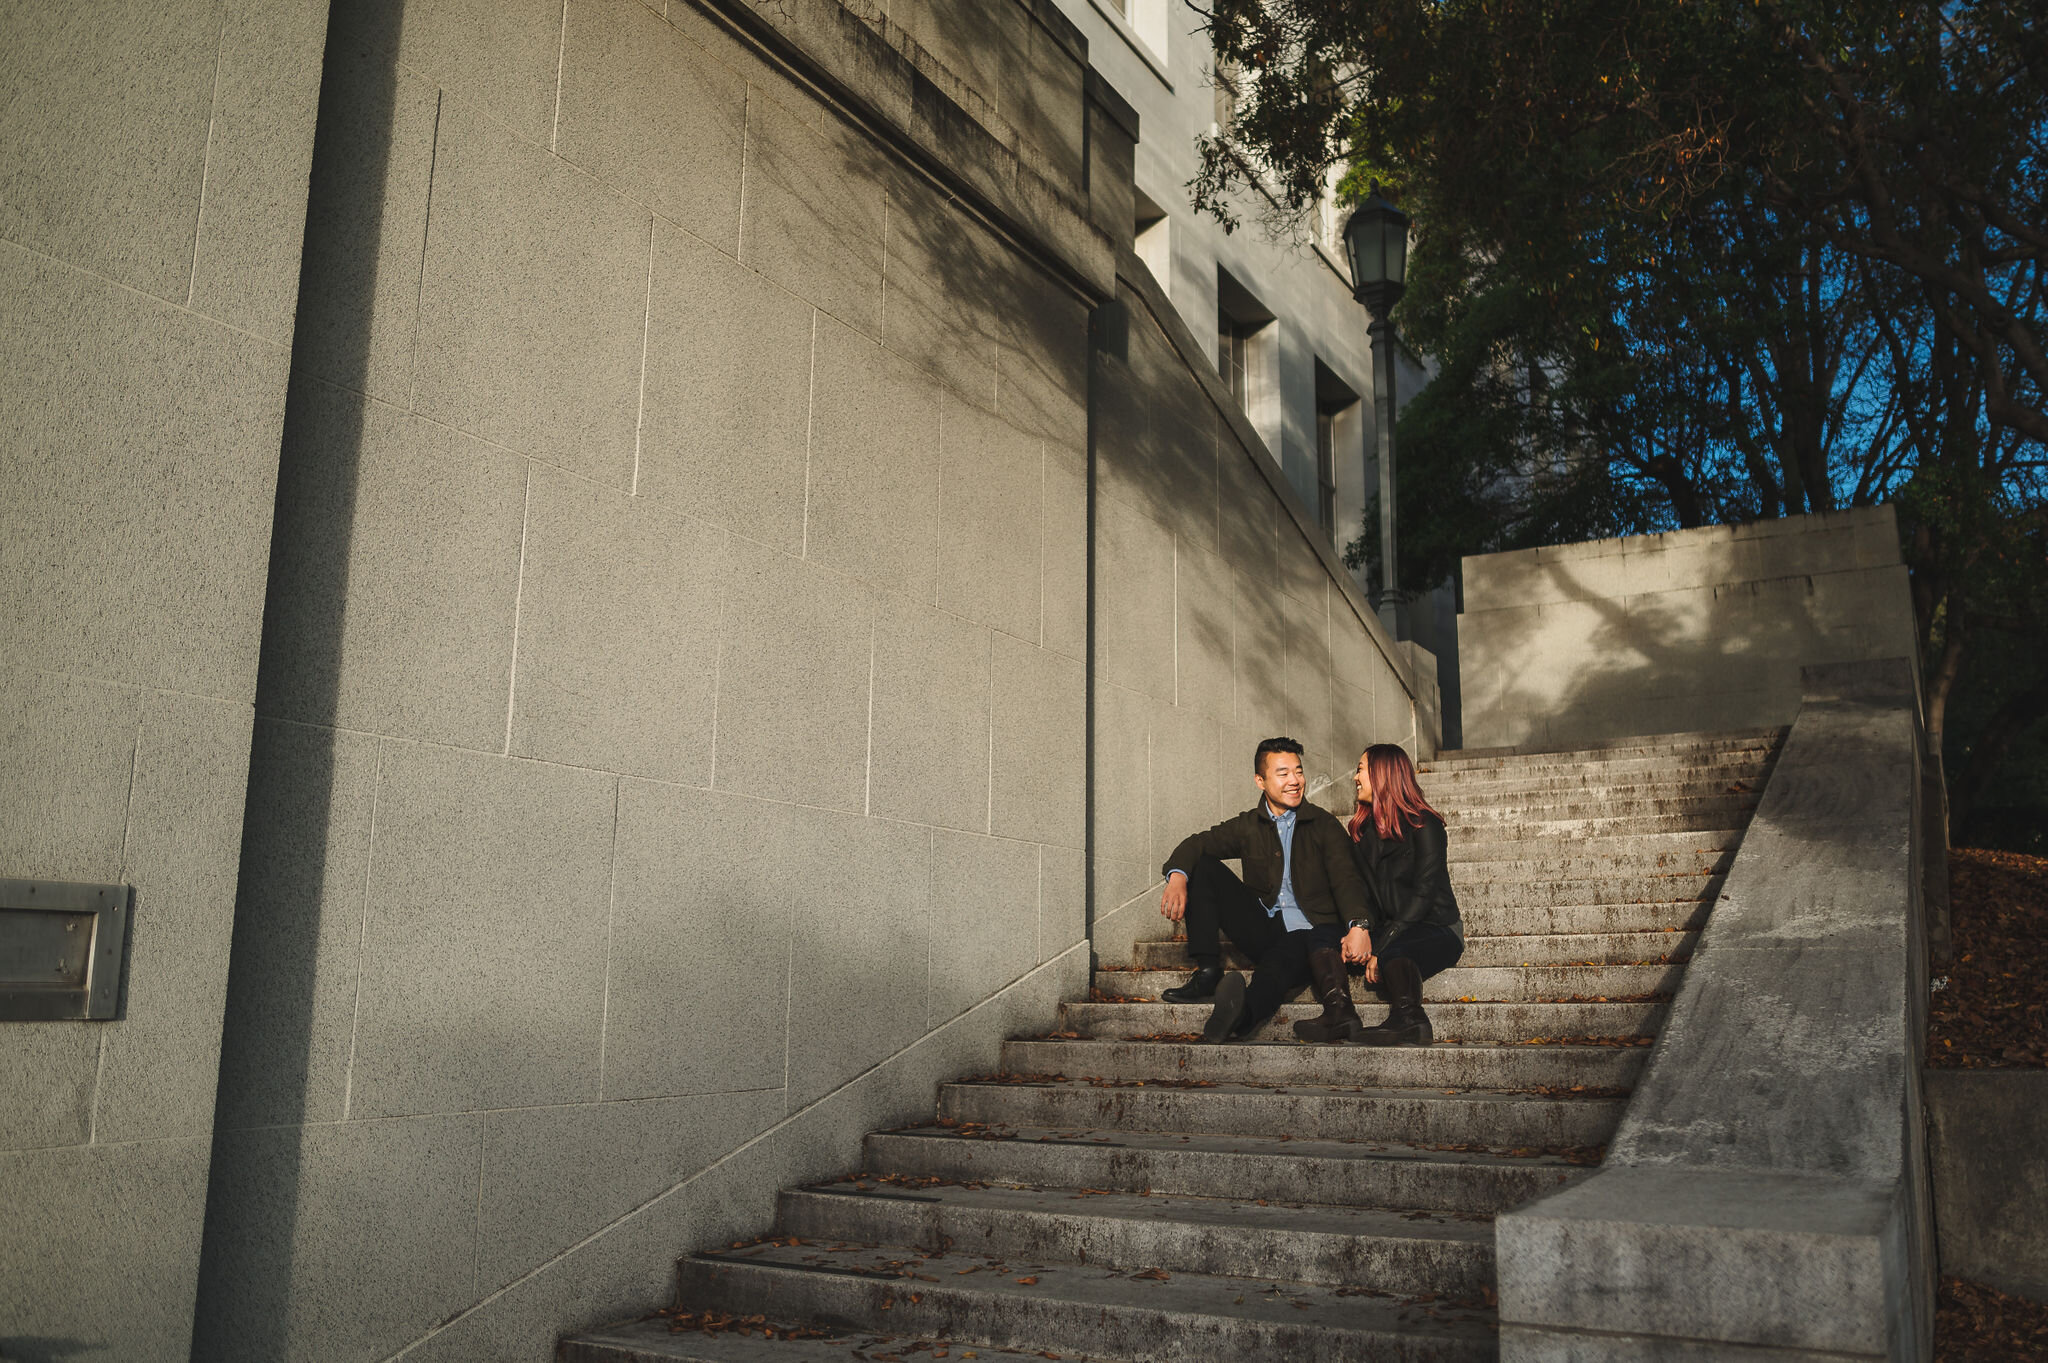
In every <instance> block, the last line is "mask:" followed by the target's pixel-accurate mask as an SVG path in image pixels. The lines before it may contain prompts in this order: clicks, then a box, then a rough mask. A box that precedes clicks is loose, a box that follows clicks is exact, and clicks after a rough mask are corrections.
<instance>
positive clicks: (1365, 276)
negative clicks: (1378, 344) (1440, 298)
mask: <svg viewBox="0 0 2048 1363" xmlns="http://www.w3.org/2000/svg"><path fill="white" fill-rule="evenodd" d="M1411 221H1413V220H1412V219H1411V218H1409V216H1408V215H1407V214H1406V213H1403V212H1402V211H1401V210H1400V209H1398V208H1396V207H1394V205H1393V204H1392V203H1390V202H1388V201H1387V200H1386V199H1384V198H1382V197H1380V193H1379V186H1378V185H1374V186H1373V192H1372V193H1371V194H1370V195H1368V196H1367V198H1366V200H1365V202H1364V203H1362V204H1360V205H1359V206H1358V207H1357V208H1356V209H1354V210H1353V211H1352V214H1351V218H1350V220H1349V221H1348V222H1346V223H1345V224H1344V251H1345V254H1346V255H1348V256H1349V257H1350V258H1351V296H1352V297H1353V298H1356V299H1357V300H1358V301H1359V302H1361V303H1363V304H1364V305H1365V306H1366V309H1367V310H1368V311H1370V312H1371V313H1372V315H1373V316H1374V317H1375V318H1380V317H1384V316H1386V314H1387V310H1388V309H1390V308H1392V307H1393V306H1394V304H1395V302H1396V301H1398V300H1399V299H1400V297H1401V293H1402V291H1403V290H1404V289H1406V288H1407V287H1408V227H1409V224H1410V222H1411Z"/></svg>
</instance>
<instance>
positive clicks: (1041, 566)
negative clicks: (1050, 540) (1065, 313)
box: [996, 351, 1052, 649]
mask: <svg viewBox="0 0 2048 1363" xmlns="http://www.w3.org/2000/svg"><path fill="white" fill-rule="evenodd" d="M1002 369H1003V362H1002V352H1000V351H998V352H997V353H996V402H997V403H998V404H1000V403H1001V402H1002V400H1003V386H1002V384H1003V373H1002ZM1051 443H1052V442H1050V441H1047V440H1040V441H1039V442H1038V638H1037V640H1036V642H1037V644H1038V646H1039V647H1040V648H1041V649H1042V648H1044V647H1045V568H1046V561H1047V558H1048V555H1047V554H1046V551H1045V526H1046V522H1047V521H1048V520H1050V519H1051V517H1049V516H1047V515H1046V514H1045V484H1046V474H1047V472H1048V470H1049V469H1050V467H1051V463H1052V449H1051Z"/></svg>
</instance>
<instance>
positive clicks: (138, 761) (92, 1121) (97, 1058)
mask: <svg viewBox="0 0 2048 1363" xmlns="http://www.w3.org/2000/svg"><path fill="white" fill-rule="evenodd" d="M146 723H147V717H146V716H145V717H144V718H143V719H138V720H137V721H136V722H135V745H134V746H133V747H131V748H130V749H129V750H128V793H127V795H126V796H125V797H124V803H123V805H122V808H121V878H122V879H123V880H126V879H127V878H128V874H129V871H128V848H129V845H130V842H131V840H132V839H133V837H134V834H135V781H136V776H137V773H139V772H140V771H141V769H142V736H143V729H144V726H145V724H146ZM135 907H136V906H135V904H134V903H133V901H132V899H131V901H130V904H129V915H130V920H131V922H132V921H133V916H134V910H135ZM106 1072H107V1029H106V1028H104V1027H102V1028H99V1029H98V1035H97V1037H96V1038H95V1044H94V1049H93V1062H92V1106H91V1109H90V1110H89V1111H88V1112H87V1113H86V1118H85V1143H86V1144H87V1145H88V1146H96V1145H98V1144H99V1143H100V1093H101V1090H102V1089H103V1088H104V1085H103V1083H102V1082H101V1081H102V1080H103V1079H105V1077H106Z"/></svg>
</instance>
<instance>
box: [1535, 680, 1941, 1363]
mask: <svg viewBox="0 0 2048 1363" xmlns="http://www.w3.org/2000/svg"><path fill="white" fill-rule="evenodd" d="M1803 688H1804V699H1803V703H1802V704H1801V706H1800V709H1799V713H1798V717H1797V719H1796V720H1795V721H1794V723H1793V726H1792V731H1791V733H1790V735H1789V736H1788V737H1787V739H1786V742H1785V747H1784V750H1783V752H1782V754H1781V756H1780V757H1779V759H1778V763H1777V766H1776V767H1775V768H1774V770H1773V771H1772V774H1771V779H1770V783H1769V785H1768V786H1767V787H1766V788H1765V791H1764V796H1763V800H1762V803H1761V805H1760V806H1759V808H1758V809H1757V812H1756V816H1755V818H1754V820H1753V821H1752V823H1751V824H1750V828H1749V832H1748V835H1747V836H1746V837H1745V839H1744V840H1743V845H1742V849H1741V851H1740V852H1739V853H1738V854H1737V857H1736V860H1735V864H1734V866H1733V867H1732V868H1731V869H1730V871H1729V873H1728V878H1727V881H1726V882H1725V884H1724V886H1723V888H1722V892H1721V897H1720V900H1719V902H1718V903H1717V904H1716V906H1715V909H1714V913H1713V916H1712V917H1711V918H1710V919H1709V920H1708V923H1707V926H1706V929H1705V930H1704V932H1702V934H1701V937H1700V945H1699V948H1698V950H1697V952H1696V954H1695V955H1694V957H1693V962H1692V965H1691V967H1690V968H1689V969H1688V970H1687V971H1686V972H1685V981H1684V983H1683V984H1682V985H1681V986H1680V988H1679V992H1678V995H1677V997H1676V998H1675V999H1674V1000H1673V1002H1672V1006H1671V1013H1670V1018H1669V1021H1668V1022H1667V1023H1666V1025H1665V1028H1664V1032H1663V1034H1662V1036H1661V1037H1660V1038H1659V1040H1658V1043H1657V1048H1656V1050H1655V1051H1654V1052H1653V1053H1652V1055H1651V1058H1650V1064H1649V1068H1648V1069H1647V1071H1646V1072H1645V1076H1644V1079H1643V1081H1642V1083H1641V1084H1640V1085H1639V1086H1638V1087H1637V1089H1636V1091H1635V1096H1634V1098H1633V1100H1632V1101H1631V1102H1630V1104H1629V1108H1628V1112H1627V1114H1626V1116H1625V1117H1624V1118H1623V1120H1622V1124H1621V1127H1620V1129H1619V1130H1618V1131H1617V1132H1616V1135H1615V1139H1614V1142H1613V1144H1612V1145H1611V1146H1610V1148H1609V1150H1608V1156H1607V1162H1606V1164H1605V1165H1604V1166H1603V1167H1602V1169H1601V1171H1600V1172H1599V1173H1598V1174H1596V1175H1594V1176H1593V1177H1592V1178H1590V1179H1588V1180H1586V1181H1584V1182H1582V1183H1579V1184H1576V1185H1574V1186H1572V1187H1570V1188H1568V1189H1566V1190H1564V1191H1562V1192H1560V1193H1557V1194H1556V1195H1554V1196H1551V1197H1548V1198H1545V1199H1543V1200H1542V1201H1540V1202H1536V1203H1533V1204H1531V1205H1529V1206H1527V1207H1524V1208H1522V1209H1520V1210H1517V1211H1515V1212H1511V1213H1509V1214H1508V1215H1505V1216H1503V1217H1501V1218H1500V1219H1499V1220H1498V1221H1497V1222H1496V1223H1495V1225H1496V1231H1495V1233H1496V1241H1497V1251H1498V1256H1499V1274H1500V1312H1501V1357H1502V1358H1503V1359H1504V1360H1509V1363H1517V1361H1520V1363H1527V1361H1529V1360H1538V1359H1541V1360H1562V1359H1573V1360H1597V1359H1622V1358H1629V1359H1640V1358H1660V1359H1661V1358H1681V1357H1683V1358H1700V1357H1713V1358H1716V1359H1734V1358H1757V1359H1763V1358H1771V1359H1778V1360H1783V1359H1800V1358H1813V1359H1819V1358H1822V1357H1826V1358H1834V1359H1840V1358H1845V1357H1860V1358H1885V1359H1922V1358H1926V1357H1927V1356H1928V1355H1929V1353H1930V1351H1931V1349H1932V1343H1933V1256H1932V1245H1931V1225H1930V1222H1931V1213H1930V1212H1929V1209H1928V1197H1927V1174H1926V1159H1925V1150H1924V1148H1923V1139H1922V1125H1921V1094H1920V1082H1919V1081H1920V1048H1921V1044H1922V1038H1923V1037H1924V1036H1925V1025H1926V985H1925V979H1926V969H1925V948H1924V941H1925V939H1924V936H1923V935H1922V930H1921V922H1920V916H1921V903H1920V875H1919V870H1920V867H1919V847H1918V842H1919V838H1918V830H1919V828H1920V825H1919V823H1918V822H1917V812H1918V811H1917V804H1918V799H1919V790H1920V783H1919V780H1918V763H1919V759H1918V754H1919V751H1920V734H1919V723H1918V711H1917V706H1916V701H1915V692H1914V675H1913V671H1912V667H1911V665H1910V663H1908V662H1907V661H1906V660H1905V659H1891V660H1886V661H1883V662H1878V663H1865V664H1844V665H1834V666H1824V667H1809V668H1807V669H1805V672H1804V677H1803Z"/></svg>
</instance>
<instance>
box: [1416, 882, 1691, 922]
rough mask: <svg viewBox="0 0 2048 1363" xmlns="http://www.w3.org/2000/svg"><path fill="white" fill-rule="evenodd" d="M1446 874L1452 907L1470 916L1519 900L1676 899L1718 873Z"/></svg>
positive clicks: (1546, 903)
mask: <svg viewBox="0 0 2048 1363" xmlns="http://www.w3.org/2000/svg"><path fill="white" fill-rule="evenodd" d="M1452 880H1453V883H1454V884H1456V886H1457V891H1458V907H1459V908H1460V909H1461V910H1462V911H1463V912H1464V913H1465V915H1466V916H1467V917H1468V918H1471V919H1473V920H1475V921H1477V919H1478V918H1479V916H1480V915H1479V914H1478V913H1475V912H1474V910H1482V909H1493V908H1503V907H1509V908H1512V907H1520V906H1524V905H1534V906H1538V907H1550V906H1561V905H1581V904H1669V903H1672V902H1673V901H1676V900H1681V899H1695V900H1702V901H1704V900H1706V899H1708V898H1709V897H1710V896H1712V895H1715V894H1718V893H1719V892H1720V889H1721V876H1720V874H1719V873H1717V872H1710V871H1688V872H1674V873H1658V874H1654V875H1641V874H1629V875H1614V876H1577V877H1569V878H1564V877H1561V878H1559V879H1556V880H1540V881H1532V882H1527V883H1517V882H1515V881H1512V880H1497V879H1493V878H1491V877H1488V878H1486V879H1481V880H1469V881H1459V880H1457V878H1456V877H1455V876H1454V877H1452Z"/></svg>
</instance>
